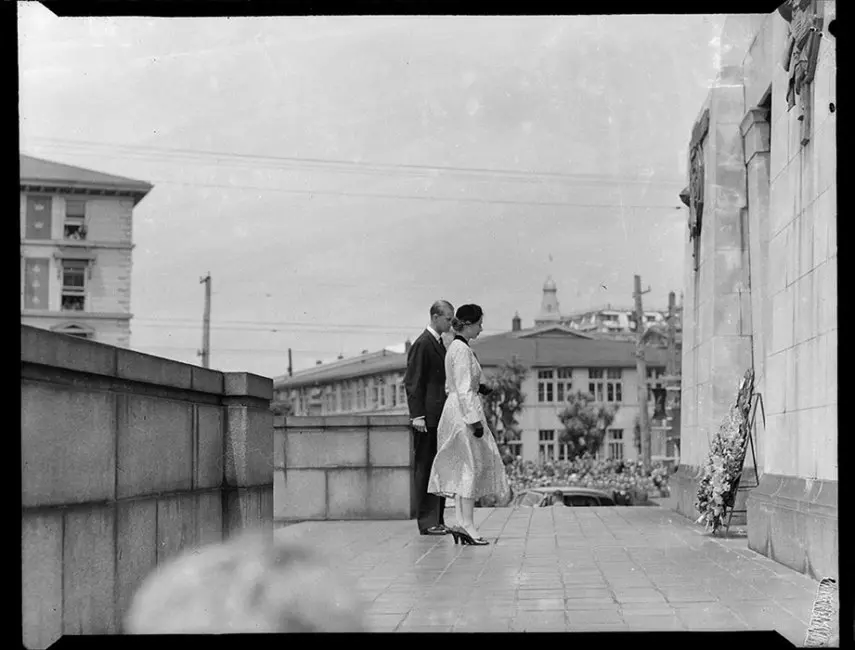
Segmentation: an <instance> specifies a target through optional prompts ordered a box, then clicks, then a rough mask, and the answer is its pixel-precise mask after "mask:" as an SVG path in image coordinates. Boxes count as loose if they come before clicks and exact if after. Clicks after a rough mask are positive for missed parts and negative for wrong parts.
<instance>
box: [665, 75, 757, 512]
mask: <svg viewBox="0 0 855 650" xmlns="http://www.w3.org/2000/svg"><path fill="white" fill-rule="evenodd" d="M743 91H744V86H743V83H742V69H741V67H738V66H725V67H723V68H722V70H721V74H720V75H719V79H718V81H717V82H716V85H715V86H713V88H711V89H710V94H709V97H708V100H707V102H706V104H705V110H708V111H709V127H708V132H707V134H706V136H705V137H704V138H703V140H702V141H701V142H702V146H703V160H704V179H703V188H704V194H703V196H704V207H703V214H702V219H701V226H700V233H699V234H698V236H699V237H700V240H699V246H698V249H697V250H698V257H697V260H696V261H695V260H694V259H693V258H692V246H691V245H690V246H689V254H688V256H687V259H686V265H687V274H688V277H687V282H686V306H685V309H684V314H683V318H684V323H683V332H684V345H683V350H684V354H683V367H684V373H683V382H684V383H683V399H682V404H683V409H682V410H683V422H682V427H681V454H680V469H679V471H678V472H677V475H676V476H675V478H674V488H675V489H674V496H675V497H676V505H675V507H676V509H677V511H678V512H680V513H681V514H683V515H685V516H687V517H691V518H693V519H694V518H696V517H697V516H698V515H697V512H696V511H695V509H694V499H695V496H696V494H697V484H698V476H699V472H700V468H701V466H702V464H703V463H704V462H705V460H706V458H707V455H708V453H709V449H710V441H711V440H712V437H713V436H714V435H715V433H716V432H717V431H718V428H719V425H720V424H721V421H722V419H723V417H724V416H725V415H726V414H727V413H728V411H729V409H730V407H731V406H732V405H733V404H734V402H735V400H736V393H737V389H738V387H739V381H740V379H741V378H742V376H743V374H744V373H745V371H746V370H747V369H748V368H749V367H750V366H751V290H750V283H749V276H748V229H747V226H748V223H747V216H748V215H747V210H746V168H745V155H744V151H743V140H742V133H741V132H740V123H741V122H742V118H743V116H744V114H745V108H744V95H743ZM695 267H697V270H695ZM743 501H744V499H743ZM742 507H744V505H743V504H742V503H740V502H739V501H737V508H742ZM734 522H735V523H738V522H737V517H736V516H734Z"/></svg>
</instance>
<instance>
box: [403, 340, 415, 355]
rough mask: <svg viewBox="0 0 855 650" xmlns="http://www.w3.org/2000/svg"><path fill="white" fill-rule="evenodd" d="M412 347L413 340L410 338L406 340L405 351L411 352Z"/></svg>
mask: <svg viewBox="0 0 855 650" xmlns="http://www.w3.org/2000/svg"><path fill="white" fill-rule="evenodd" d="M411 347H413V342H412V341H411V340H410V339H407V340H406V341H404V353H407V352H409V351H410V348H411Z"/></svg>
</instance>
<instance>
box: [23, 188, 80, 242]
mask: <svg viewBox="0 0 855 650" xmlns="http://www.w3.org/2000/svg"><path fill="white" fill-rule="evenodd" d="M52 225H53V198H52V197H50V196H28V197H27V218H26V230H25V233H26V234H25V237H26V238H27V239H51V233H52V231H53V228H52ZM62 236H63V238H64V239H68V240H70V241H75V240H78V241H79V240H84V239H86V201H84V200H80V199H65V215H64V220H63V224H62Z"/></svg>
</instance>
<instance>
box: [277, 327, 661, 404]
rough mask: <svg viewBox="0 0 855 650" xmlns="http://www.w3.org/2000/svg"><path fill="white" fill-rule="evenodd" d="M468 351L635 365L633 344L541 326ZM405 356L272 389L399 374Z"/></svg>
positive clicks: (371, 357)
mask: <svg viewBox="0 0 855 650" xmlns="http://www.w3.org/2000/svg"><path fill="white" fill-rule="evenodd" d="M472 349H473V350H474V351H475V354H477V355H478V360H479V361H480V363H481V365H482V366H484V367H487V368H489V367H494V366H499V365H501V364H502V363H504V362H505V361H511V360H512V359H513V358H514V357H516V359H517V360H518V361H519V362H520V363H522V364H523V365H524V366H527V367H529V368H537V367H541V368H543V367H551V366H574V367H580V366H581V367H586V368H635V364H636V358H635V343H634V342H633V341H620V340H614V339H600V338H593V337H590V336H584V335H582V336H580V335H579V334H578V332H569V331H568V332H566V333H565V332H564V328H556V327H552V326H549V327H544V328H532V329H528V330H521V331H518V332H513V331H512V332H505V333H504V334H495V335H493V336H485V337H484V338H481V339H477V340H476V341H474V342H473V343H472ZM645 359H646V361H647V363H648V364H650V365H656V366H665V365H666V363H667V350H663V349H660V348H653V347H647V348H645ZM406 368H407V355H406V354H402V353H400V352H393V351H391V350H381V351H379V352H373V353H370V354H363V355H361V356H358V357H352V358H350V359H343V360H341V361H335V362H333V363H328V364H323V365H319V366H315V367H314V368H309V369H307V370H301V371H298V372H295V373H294V374H293V375H292V376H291V377H288V376H287V375H283V376H280V377H276V378H275V379H274V380H273V383H274V386H275V387H276V389H277V390H281V389H289V388H300V387H304V386H315V385H319V384H326V383H329V382H334V381H342V380H346V379H353V378H356V377H367V376H370V375H375V374H380V373H386V372H403V371H404V370H406Z"/></svg>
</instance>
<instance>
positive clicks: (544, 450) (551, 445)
mask: <svg viewBox="0 0 855 650" xmlns="http://www.w3.org/2000/svg"><path fill="white" fill-rule="evenodd" d="M538 439H539V441H540V446H539V448H538V453H539V455H540V460H541V462H543V461H545V460H555V430H554V429H541V430H540V431H539V433H538Z"/></svg>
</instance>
